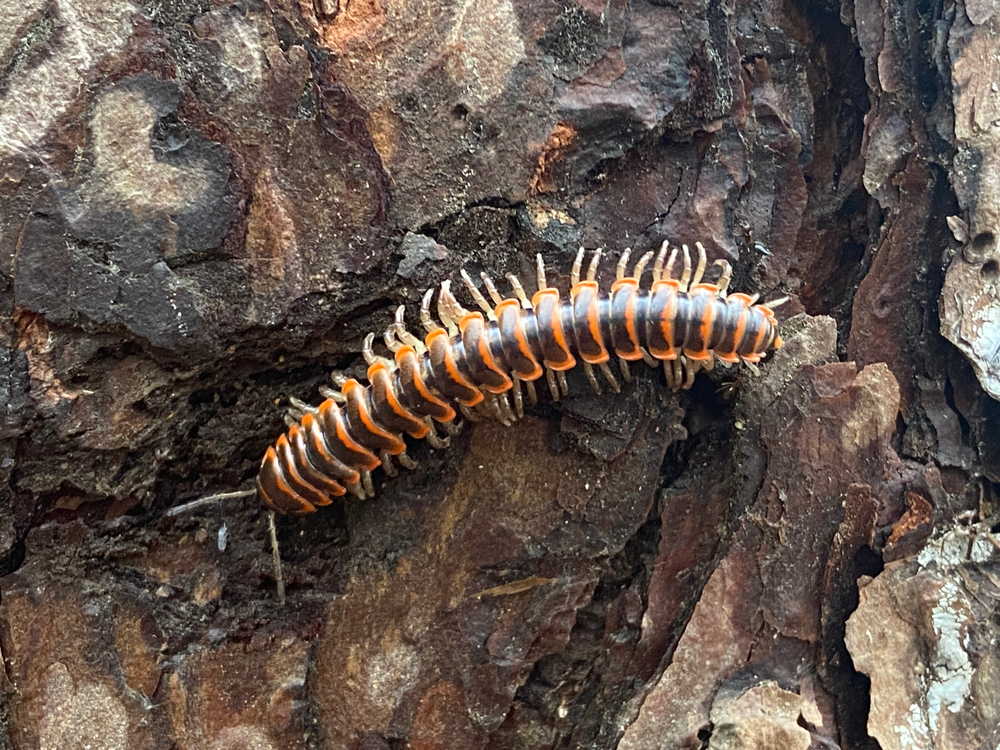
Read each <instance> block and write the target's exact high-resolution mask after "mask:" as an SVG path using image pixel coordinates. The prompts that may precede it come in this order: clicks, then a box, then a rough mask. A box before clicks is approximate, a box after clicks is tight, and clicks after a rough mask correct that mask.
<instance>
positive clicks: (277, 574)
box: [267, 510, 285, 606]
mask: <svg viewBox="0 0 1000 750" xmlns="http://www.w3.org/2000/svg"><path fill="white" fill-rule="evenodd" d="M267 532H268V535H269V536H270V537H271V564H272V565H273V566H274V585H275V588H276V589H277V593H278V604H280V605H282V606H284V604H285V579H284V577H283V576H282V575H281V553H280V552H279V551H278V529H277V526H275V523H274V511H273V510H269V511H268V512H267Z"/></svg>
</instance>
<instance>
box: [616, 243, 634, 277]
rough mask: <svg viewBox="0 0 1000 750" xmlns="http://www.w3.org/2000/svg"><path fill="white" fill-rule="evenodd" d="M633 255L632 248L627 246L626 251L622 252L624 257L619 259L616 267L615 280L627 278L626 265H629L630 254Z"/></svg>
mask: <svg viewBox="0 0 1000 750" xmlns="http://www.w3.org/2000/svg"><path fill="white" fill-rule="evenodd" d="M630 255H632V248H630V247H626V248H625V252H623V253H622V257H620V258H619V259H618V265H617V267H616V268H615V280H616V281H621V280H622V279H624V278H625V266H627V265H628V259H629V256H630Z"/></svg>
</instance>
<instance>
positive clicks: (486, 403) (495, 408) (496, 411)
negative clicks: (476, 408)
mask: <svg viewBox="0 0 1000 750" xmlns="http://www.w3.org/2000/svg"><path fill="white" fill-rule="evenodd" d="M483 409H484V411H486V412H487V413H488V414H489V415H490V417H492V418H493V419H495V420H496V421H497V422H499V423H500V424H502V425H503V426H504V427H510V424H509V423H508V422H507V418H506V417H505V416H504V415H503V413H502V412H501V411H500V402H499V401H498V400H497V397H496V396H494V395H493V394H492V393H490V394H487V395H486V398H484V399H483Z"/></svg>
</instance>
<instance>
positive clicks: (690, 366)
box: [680, 357, 700, 391]
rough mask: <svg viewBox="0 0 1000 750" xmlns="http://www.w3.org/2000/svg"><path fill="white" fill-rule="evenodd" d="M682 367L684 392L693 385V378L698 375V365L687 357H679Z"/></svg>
mask: <svg viewBox="0 0 1000 750" xmlns="http://www.w3.org/2000/svg"><path fill="white" fill-rule="evenodd" d="M680 359H681V362H682V363H683V364H682V367H683V368H684V385H683V388H684V390H685V391H686V390H688V389H689V388H690V387H691V386H692V385H694V376H695V375H697V374H698V369H699V367H700V363H699V362H696V361H693V360H690V359H688V358H687V357H681V358H680Z"/></svg>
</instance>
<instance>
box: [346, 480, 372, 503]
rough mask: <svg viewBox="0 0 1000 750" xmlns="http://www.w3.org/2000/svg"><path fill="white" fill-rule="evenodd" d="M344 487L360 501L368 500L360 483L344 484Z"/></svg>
mask: <svg viewBox="0 0 1000 750" xmlns="http://www.w3.org/2000/svg"><path fill="white" fill-rule="evenodd" d="M344 486H345V487H346V488H347V491H348V492H350V493H351V494H352V495H354V496H355V497H356V498H358V500H365V499H367V498H368V495H367V494H366V493H365V490H364V488H363V487H362V486H361V483H360V482H344Z"/></svg>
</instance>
